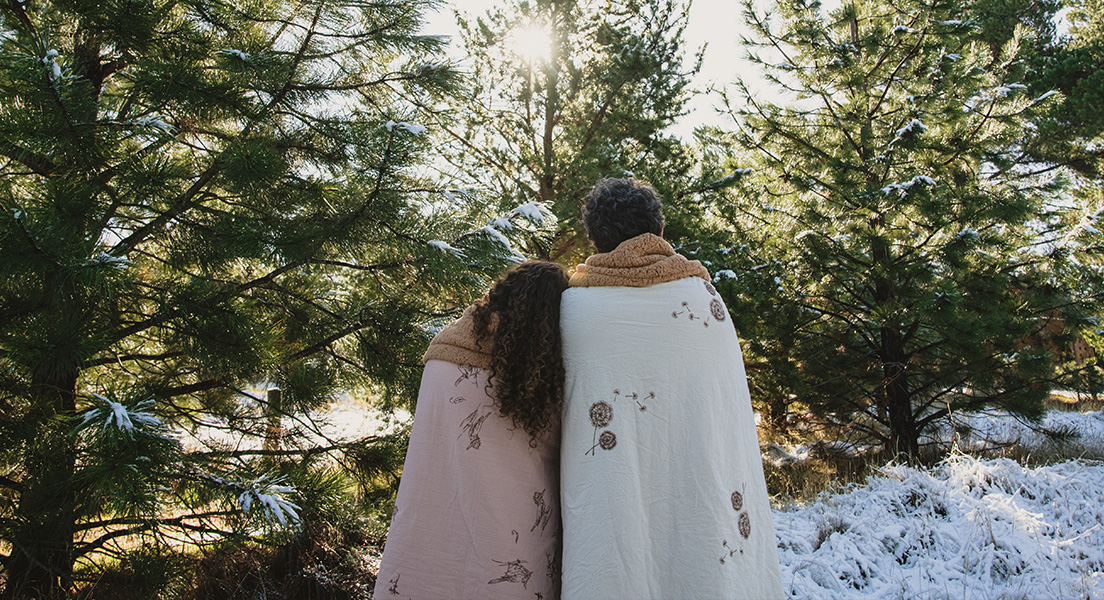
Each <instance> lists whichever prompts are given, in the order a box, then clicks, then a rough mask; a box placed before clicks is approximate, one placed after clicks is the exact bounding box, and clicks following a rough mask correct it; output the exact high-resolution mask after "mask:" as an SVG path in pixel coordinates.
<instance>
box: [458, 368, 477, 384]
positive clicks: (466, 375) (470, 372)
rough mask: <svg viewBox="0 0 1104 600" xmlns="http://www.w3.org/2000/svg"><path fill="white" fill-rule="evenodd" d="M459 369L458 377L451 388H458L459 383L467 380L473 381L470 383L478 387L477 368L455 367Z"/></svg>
mask: <svg viewBox="0 0 1104 600" xmlns="http://www.w3.org/2000/svg"><path fill="white" fill-rule="evenodd" d="M456 366H457V367H458V368H459V369H460V376H459V377H457V378H456V381H455V382H454V383H453V384H452V387H459V386H460V382H461V381H466V380H468V379H474V380H475V381H473V382H472V383H474V384H476V385H479V367H473V366H471V365H456Z"/></svg>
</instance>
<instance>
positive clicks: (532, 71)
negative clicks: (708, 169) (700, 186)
mask: <svg viewBox="0 0 1104 600" xmlns="http://www.w3.org/2000/svg"><path fill="white" fill-rule="evenodd" d="M687 17H688V6H687V5H684V4H683V3H681V2H679V1H677V0H644V1H638V0H633V1H624V0H599V1H596V2H578V1H576V0H533V1H528V0H527V1H521V2H511V3H507V4H506V5H505V6H503V7H501V8H495V9H492V10H490V11H489V12H488V13H487V14H486V15H483V16H479V17H476V18H475V19H471V18H469V17H467V16H464V15H462V14H459V13H458V14H457V19H458V23H459V25H460V28H461V36H462V39H463V44H464V49H465V53H466V62H465V65H466V68H467V69H469V70H470V73H471V76H472V77H471V79H472V84H471V86H470V88H469V89H468V91H467V93H466V95H465V96H464V97H463V103H462V104H459V105H457V106H455V108H454V109H452V110H448V111H445V112H442V113H441V114H440V116H439V118H438V120H437V123H438V127H439V128H440V129H441V130H442V131H443V132H445V134H446V139H445V143H444V145H443V146H442V151H443V154H444V158H445V166H444V170H445V174H446V175H447V176H449V177H451V178H453V179H454V180H455V181H456V185H457V186H460V187H474V188H480V189H485V190H489V191H490V193H491V194H492V195H493V196H495V197H498V198H501V199H502V201H503V202H513V203H519V202H527V201H530V200H534V199H536V200H540V201H541V202H544V203H547V204H549V205H551V206H552V207H553V210H554V212H555V213H556V215H557V216H558V217H559V218H560V222H561V223H564V227H563V228H562V230H561V232H560V235H559V236H558V239H557V241H556V242H555V243H554V247H543V246H541V245H539V244H537V245H535V246H534V251H536V252H537V253H539V254H541V255H543V256H545V257H551V258H553V259H556V260H561V261H565V262H570V260H572V259H578V258H581V256H582V255H583V254H585V253H587V251H586V250H585V246H586V244H585V242H584V241H582V240H585V237H580V236H581V232H582V229H581V225H580V224H579V223H578V219H577V217H578V214H579V206H578V205H579V202H580V201H581V199H582V195H583V194H584V193H585V192H586V190H587V189H588V188H589V187H590V186H591V185H593V184H594V183H595V182H596V181H597V180H598V179H600V178H602V177H625V176H635V177H637V178H641V179H647V180H648V181H650V182H651V183H652V184H653V185H654V186H655V187H656V188H657V189H658V190H659V191H660V192H661V193H662V194H663V195H664V196H665V198H667V199H668V200H673V199H677V198H678V197H679V196H681V195H682V190H683V189H684V188H685V187H686V185H687V183H686V181H685V179H686V177H687V175H688V173H689V171H690V163H689V160H690V157H689V155H688V153H687V151H686V149H685V148H684V147H683V146H682V144H681V143H680V141H679V140H678V139H677V138H675V137H673V136H671V135H669V134H667V133H665V132H664V130H665V129H666V128H667V127H669V126H670V125H671V124H672V123H673V122H674V120H675V119H676V118H678V117H679V116H681V115H682V113H683V107H684V105H685V103H686V100H687V99H688V93H689V91H690V89H689V84H690V79H691V77H692V76H693V75H694V74H695V73H696V72H697V71H698V69H699V68H700V65H701V57H700V54H699V55H696V56H695V57H694V58H693V60H692V61H691V64H689V65H688V66H687V65H684V59H685V56H684V48H683V44H684V40H683V32H684V30H685V28H686V24H687ZM544 35H547V38H548V47H547V48H546V49H545V48H541V47H540V45H541V44H543V42H540V43H537V44H533V40H534V38H537V39H539V38H540V37H542V36H544ZM530 45H533V46H535V47H533V48H532V50H536V51H531V52H529V53H528V54H527V53H526V48H527V47H529V46H530ZM568 223H570V224H571V225H574V229H573V230H572V229H569V227H570V226H571V225H568Z"/></svg>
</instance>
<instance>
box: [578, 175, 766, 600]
mask: <svg viewBox="0 0 1104 600" xmlns="http://www.w3.org/2000/svg"><path fill="white" fill-rule="evenodd" d="M583 221H584V225H585V227H586V231H587V236H588V237H589V238H590V240H591V242H592V243H593V244H594V247H595V249H596V250H597V251H598V252H597V253H596V254H594V255H592V256H590V257H589V258H587V260H586V264H583V265H579V266H578V267H577V268H576V270H575V274H574V276H572V278H571V282H570V286H571V287H570V288H569V289H568V290H567V291H566V292H564V294H563V300H562V304H561V310H560V329H561V334H562V336H563V351H564V369H565V372H566V375H565V384H564V389H565V390H566V391H565V396H564V412H563V427H562V438H561V446H560V484H561V488H560V489H561V504H560V505H561V507H562V509H563V510H562V519H563V576H562V596H561V597H562V598H564V599H565V600H575V599H584V598H585V599H598V598H601V599H603V600H612V599H616V598H632V599H634V600H645V599H649V598H652V599H657V600H677V599H686V600H703V599H714V598H716V599H720V598H724V599H729V600H735V599H755V600H767V599H773V598H781V597H782V596H783V590H782V583H781V569H780V567H779V561H778V549H777V547H776V544H777V542H776V537H775V531H774V523H773V519H772V515H771V510H770V502H769V498H768V496H767V487H766V482H765V480H764V477H763V465H762V459H761V458H760V455H759V441H758V436H757V434H756V429H755V418H754V415H753V413H752V408H751V398H750V396H749V394H748V387H747V380H746V378H745V375H744V363H743V358H742V356H741V353H740V344H739V340H737V338H736V331H735V329H734V328H733V326H732V319H730V318H728V317H729V314H728V309H727V308H726V307H725V305H724V301H723V300H722V299H721V297H720V294H719V293H718V291H717V290H716V288H714V287H713V283H712V279H711V277H710V275H709V272H708V271H707V270H706V268H705V267H704V266H702V264H701V263H700V262H698V261H696V260H688V259H687V258H685V257H684V256H681V255H680V254H678V253H677V252H675V249H674V248H673V247H672V246H671V245H670V244H669V243H667V242H666V241H665V240H664V239H663V237H662V235H663V227H664V219H663V212H662V201H661V199H660V196H659V194H658V193H656V191H655V190H654V189H653V188H652V186H651V185H649V184H647V183H646V182H643V181H639V180H635V179H604V180H602V181H600V182H598V183H597V184H596V185H595V186H594V187H593V189H591V190H590V192H589V193H588V194H587V196H586V198H585V199H584V206H583Z"/></svg>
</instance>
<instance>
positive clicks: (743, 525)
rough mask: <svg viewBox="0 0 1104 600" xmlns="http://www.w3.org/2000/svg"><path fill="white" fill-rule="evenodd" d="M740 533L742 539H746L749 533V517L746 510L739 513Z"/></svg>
mask: <svg viewBox="0 0 1104 600" xmlns="http://www.w3.org/2000/svg"><path fill="white" fill-rule="evenodd" d="M739 525H740V535H742V536H744V539H745V540H746V539H748V537H749V536H750V535H751V517H749V516H748V514H747V513H746V512H742V513H740V520H739Z"/></svg>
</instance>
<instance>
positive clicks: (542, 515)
mask: <svg viewBox="0 0 1104 600" xmlns="http://www.w3.org/2000/svg"><path fill="white" fill-rule="evenodd" d="M546 491H548V488H545V489H543V490H541V491H539V492H533V504H536V505H537V520H536V522H535V523H533V527H532V528H530V529H529V533H532V532H534V531H536V530H537V525H540V528H541V535H544V528H545V527H548V521H549V520H551V519H552V509H551V508H549V506H548V504H547V503H546V502H545V501H544V493H545V492H546Z"/></svg>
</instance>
